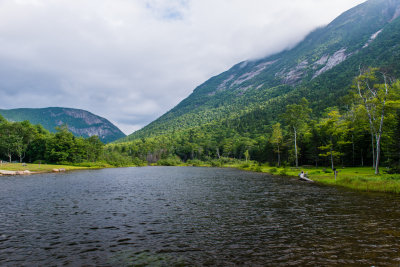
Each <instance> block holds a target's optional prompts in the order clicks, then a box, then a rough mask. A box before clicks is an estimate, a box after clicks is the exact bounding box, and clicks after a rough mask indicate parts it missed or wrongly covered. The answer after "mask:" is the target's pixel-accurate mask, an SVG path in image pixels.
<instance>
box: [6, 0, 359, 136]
mask: <svg viewBox="0 0 400 267" xmlns="http://www.w3.org/2000/svg"><path fill="white" fill-rule="evenodd" d="M362 2H364V0H335V1H332V0H279V1H276V0H79V1H78V0H0V99H1V101H0V108H3V109H8V108H20V107H32V108H39V107H49V106H63V107H72V108H80V109H85V110H88V111H91V112H93V113H95V114H97V115H100V116H103V117H106V118H107V119H109V120H110V121H111V122H113V123H114V124H116V125H117V126H118V127H119V128H120V129H121V130H122V131H124V132H125V133H126V134H130V133H132V132H133V131H134V130H137V129H139V128H141V127H143V126H145V125H146V124H148V123H149V122H151V121H152V120H154V119H156V118H157V117H159V116H161V115H162V114H163V113H165V112H166V111H168V110H170V109H171V108H173V107H174V106H175V105H177V104H178V103H179V102H180V101H181V100H182V99H184V98H185V97H187V96H188V95H189V94H190V93H191V92H192V91H193V89H194V88H195V87H196V86H198V85H199V84H201V83H202V82H204V81H206V80H207V79H208V78H210V77H211V76H214V75H217V74H219V73H221V72H223V71H225V70H226V69H228V68H230V67H231V66H232V65H234V64H236V63H238V62H240V61H243V60H246V59H254V58H257V57H263V56H266V55H270V54H272V53H275V52H279V51H280V50H283V49H285V48H288V47H291V46H293V45H295V44H296V43H297V42H299V41H300V40H301V39H302V38H304V37H305V35H306V34H307V33H308V32H309V31H311V30H313V29H314V28H316V27H318V26H322V25H326V24H328V23H329V22H330V21H331V20H333V19H334V18H335V17H337V16H338V15H339V14H341V13H342V12H344V11H346V10H347V9H350V8H352V7H354V6H356V5H357V4H360V3H362Z"/></svg>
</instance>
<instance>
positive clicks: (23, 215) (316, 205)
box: [0, 167, 400, 266]
mask: <svg viewBox="0 0 400 267" xmlns="http://www.w3.org/2000/svg"><path fill="white" fill-rule="evenodd" d="M399 250H400V199H399V198H398V197H397V196H393V195H377V194H365V193H357V192H352V191H348V190H343V189H338V188H332V187H324V186H319V185H315V184H308V183H302V182H300V181H297V180H296V179H291V178H278V177H274V176H269V175H266V174H258V173H250V172H242V171H238V170H233V169H215V168H192V167H145V168H122V169H104V170H96V171H81V172H70V173H65V174H44V175H33V176H28V177H9V178H8V177H0V265H2V266H4V265H5V266H14V265H18V266H37V265H40V266H43V265H50V266H51V265H70V266H80V265H89V266H91V265H97V266H126V265H134V264H138V265H139V264H143V266H144V265H146V264H150V265H151V264H154V265H155V266H158V265H157V264H159V265H160V266H173V265H178V266H180V265H190V266H191V265H195V266H197V265H200V266H201V265H209V266H215V265H218V266H235V265H236V266H279V265H284V266H290V265H293V266H298V265H324V266H327V265H328V266H329V265H352V266H354V265H356V266H357V265H359V266H371V265H377V266H383V265H389V266H397V265H399V264H400V251H399Z"/></svg>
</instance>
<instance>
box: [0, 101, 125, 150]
mask: <svg viewBox="0 0 400 267" xmlns="http://www.w3.org/2000/svg"><path fill="white" fill-rule="evenodd" d="M0 114H1V115H2V116H4V117H5V118H6V119H8V120H11V121H23V120H28V121H30V122H31V123H32V124H41V125H42V126H43V127H44V128H46V129H47V130H49V131H50V132H54V131H55V130H56V127H58V126H62V125H67V126H68V129H69V130H70V131H71V132H72V133H73V134H74V135H75V136H83V137H90V136H94V135H97V136H98V137H99V138H100V140H101V141H103V142H104V143H109V142H113V141H115V140H117V139H119V138H122V137H124V136H125V134H124V133H123V132H122V131H121V130H120V129H118V128H117V127H116V126H115V125H114V124H112V123H111V122H110V121H108V120H107V119H105V118H102V117H100V116H97V115H95V114H93V113H90V112H88V111H85V110H81V109H71V108H59V107H53V108H42V109H10V110H0Z"/></svg>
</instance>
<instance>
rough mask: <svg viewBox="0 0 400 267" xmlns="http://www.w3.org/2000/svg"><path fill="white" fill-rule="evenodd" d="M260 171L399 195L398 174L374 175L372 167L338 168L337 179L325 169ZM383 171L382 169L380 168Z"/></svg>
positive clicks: (359, 189) (269, 168) (264, 169)
mask: <svg viewBox="0 0 400 267" xmlns="http://www.w3.org/2000/svg"><path fill="white" fill-rule="evenodd" d="M239 169H243V170H250V171H251V170H254V167H251V166H250V167H245V168H243V167H240V166H239ZM260 169H261V170H260V171H261V172H264V173H269V174H272V175H279V176H290V177H297V176H298V174H299V173H300V171H302V170H303V171H304V172H306V173H308V177H309V178H310V179H312V180H314V181H315V182H316V183H320V184H324V185H329V186H340V187H345V188H349V189H353V190H357V191H364V192H382V193H396V194H399V193H400V174H380V175H375V173H374V169H373V168H372V167H346V168H340V169H339V168H338V174H337V178H336V179H335V175H334V173H333V171H332V170H331V169H329V168H327V167H310V166H307V167H299V168H277V167H269V166H261V167H260ZM382 171H383V168H382Z"/></svg>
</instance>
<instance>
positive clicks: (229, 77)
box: [115, 0, 400, 164]
mask: <svg viewBox="0 0 400 267" xmlns="http://www.w3.org/2000/svg"><path fill="white" fill-rule="evenodd" d="M399 16H400V0H369V1H367V2H365V3H363V4H361V5H359V6H357V7H355V8H353V9H351V10H349V11H347V12H345V13H343V14H342V15H340V16H339V17H338V18H336V19H335V20H334V21H332V22H331V23H330V24H329V25H327V26H325V27H321V28H319V29H316V30H315V31H313V32H311V33H310V34H309V35H308V36H307V37H306V38H305V39H304V40H303V41H302V42H300V43H299V44H298V45H296V46H295V47H294V48H292V49H290V50H285V51H282V52H280V53H278V54H275V55H271V56H268V57H265V58H262V59H258V60H249V61H244V62H241V63H239V64H237V65H235V66H233V67H232V68H231V69H229V70H227V71H226V72H224V73H221V74H220V75H217V76H215V77H212V78H211V79H209V80H208V81H206V82H205V83H203V84H201V85H200V86H198V87H197V88H196V89H195V90H194V91H193V93H192V94H191V95H190V96H189V97H187V98H186V99H184V100H183V101H182V102H181V103H179V104H178V105H177V106H176V107H174V108H173V109H172V110H170V111H169V112H167V113H166V114H164V115H163V116H161V117H160V118H158V119H157V120H155V121H154V122H152V123H150V124H149V125H147V126H146V127H144V128H143V129H141V130H139V131H137V132H135V133H133V134H131V135H129V136H128V137H126V138H123V139H121V140H118V141H117V142H118V143H122V144H115V148H116V149H120V150H122V151H129V153H130V154H131V155H132V156H133V155H135V156H139V157H148V158H149V155H150V158H154V156H155V158H156V159H158V158H162V157H164V155H168V154H173V155H178V156H179V157H180V158H181V159H183V160H187V159H193V158H204V157H214V158H215V157H220V156H227V157H244V156H243V155H244V152H246V151H248V154H249V156H250V157H251V158H253V159H257V160H259V161H272V160H273V158H272V157H275V154H276V151H275V150H276V149H275V148H274V145H273V142H272V139H271V138H272V136H273V127H272V126H273V125H276V123H277V122H279V123H281V124H282V127H283V129H282V130H283V135H284V138H283V140H284V141H283V144H282V145H283V147H285V149H286V155H285V159H286V160H287V161H291V162H294V159H293V157H292V156H291V155H292V154H293V151H291V150H292V148H291V145H289V144H291V143H292V142H293V137H292V135H291V134H290V132H291V131H293V127H292V126H291V125H290V123H289V120H288V119H287V118H286V119H285V117H284V116H283V115H284V113H285V112H287V110H288V106H290V105H291V104H300V103H302V105H305V106H304V108H307V107H306V106H309V108H310V110H311V113H310V118H311V119H312V120H313V122H311V121H309V122H308V123H307V126H308V128H307V130H304V131H303V134H302V136H299V137H300V139H299V140H295V141H299V143H297V145H298V146H299V147H297V146H295V147H296V150H297V148H298V149H299V151H301V152H299V153H300V157H301V158H300V161H301V163H303V164H313V162H315V163H316V164H317V162H318V160H319V159H318V158H320V157H321V158H323V156H322V155H323V152H324V147H325V149H326V147H328V143H329V142H330V143H332V142H333V141H332V140H333V138H330V140H331V141H329V142H328V141H325V139H326V140H329V138H328V139H327V136H329V135H328V132H329V131H328V132H325V133H324V134H325V136H324V134H323V131H322V129H323V127H322V126H321V125H322V123H323V121H324V120H328V118H329V116H330V115H328V114H331V115H332V114H333V113H331V112H332V110H333V109H335V110H337V112H338V114H340V116H341V118H344V117H345V112H348V111H349V110H350V109H351V108H356V104H355V102H356V101H355V100H354V99H353V100H354V101H353V100H351V98H352V97H351V94H350V92H351V91H353V92H354V91H355V79H356V78H357V76H359V75H360V72H361V70H365V69H366V68H368V67H374V68H379V71H378V72H376V73H385V76H384V77H383V76H382V77H380V78H377V79H375V81H378V80H379V82H380V83H381V82H382V81H383V80H384V78H385V79H386V77H391V81H395V80H396V78H399V77H400V18H399ZM271 41H273V40H271ZM369 73H371V76H369V78H371V77H372V76H373V75H375V74H376V73H375V72H374V71H372V72H369ZM369 78H368V79H369ZM365 80H367V79H365ZM373 80H374V78H371V79H370V81H373ZM377 88H381V86H378V84H377ZM303 98H305V99H306V100H305V99H303ZM304 100H305V101H304ZM307 101H308V103H309V104H307ZM327 108H331V110H328V109H327ZM377 110H378V109H377ZM335 114H336V113H335ZM346 114H347V113H346ZM299 116H300V114H299ZM346 116H347V115H346ZM347 117H349V116H347ZM364 117H366V115H365V116H364ZM299 119H302V118H299ZM341 120H342V119H341ZM366 125H368V122H367V124H366ZM393 125H396V122H393ZM393 127H395V126H393ZM394 131H395V130H394V128H392V130H391V132H392V133H393V132H394ZM347 133H348V132H347ZM368 134H369V132H368V129H367V128H366V130H365V131H364V132H362V133H361V130H360V135H359V136H358V139H357V138H355V137H354V134H350V135H349V136H347V137H346V138H347V139H346V138H345V139H346V140H342V141H340V144H346V143H347V144H350V143H352V145H353V147H352V149H351V148H347V149H348V151H347V152H340V153H339V152H338V154H336V155H340V156H338V158H340V159H338V160H341V161H342V162H344V161H351V162H352V164H364V163H365V162H367V161H372V160H373V159H372V156H370V154H371V153H369V151H374V149H375V148H374V146H372V145H371V141H370V142H369V143H368ZM332 136H333V135H331V137H332ZM336 137H337V136H336ZM313 138H314V140H312V139H313ZM343 138H344V137H343ZM349 138H350V139H351V140H352V141H349ZM369 140H371V139H369ZM375 141H376V140H375V139H374V137H373V140H372V142H375ZM127 142H128V143H127ZM129 142H130V143H129ZM391 142H392V143H393V142H397V141H396V140H391ZM388 143H389V142H388ZM388 143H386V144H388ZM332 146H333V145H332ZM342 146H344V145H342ZM368 146H372V147H368ZM350 147H351V145H350ZM342 148H343V147H342ZM343 149H344V148H343ZM350 150H351V151H350ZM249 152H250V153H249ZM333 152H334V151H333V150H331V152H330V153H331V154H332V155H333ZM386 153H387V155H389V152H388V151H386ZM396 153H397V152H396ZM327 154H329V153H327ZM350 154H351V155H350ZM356 154H357V156H356ZM368 155H369V156H368ZM246 157H247V156H246ZM332 158H333V156H332ZM392 159H393V158H392ZM386 160H389V159H386Z"/></svg>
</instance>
